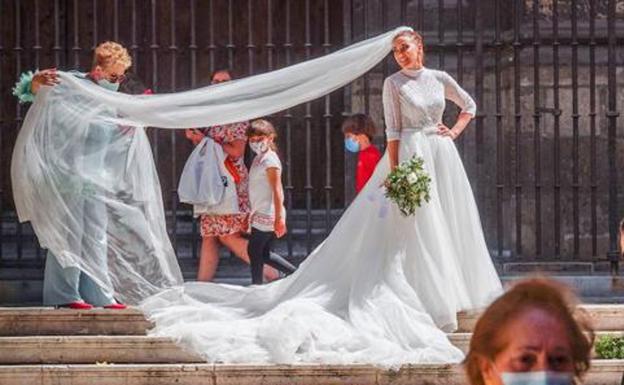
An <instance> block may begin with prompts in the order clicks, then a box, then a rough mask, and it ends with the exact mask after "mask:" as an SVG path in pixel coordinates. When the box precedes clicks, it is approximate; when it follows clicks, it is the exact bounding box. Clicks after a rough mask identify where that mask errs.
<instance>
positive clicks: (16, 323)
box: [0, 304, 624, 336]
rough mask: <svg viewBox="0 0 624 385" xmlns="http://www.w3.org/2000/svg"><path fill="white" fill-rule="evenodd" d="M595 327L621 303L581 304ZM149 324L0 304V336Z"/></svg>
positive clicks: (623, 321)
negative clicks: (2, 305)
mask: <svg viewBox="0 0 624 385" xmlns="http://www.w3.org/2000/svg"><path fill="white" fill-rule="evenodd" d="M581 308H582V309H583V310H584V311H586V312H587V313H588V315H589V317H591V319H592V320H593V323H594V328H595V329H596V330H599V331H618V330H624V305H622V304H619V305H596V304H592V305H582V306H581ZM479 314H480V313H479V312H477V311H473V312H462V313H459V314H458V321H459V329H458V330H457V331H458V332H460V333H467V332H470V331H472V329H473V328H474V325H475V323H476V321H477V318H478V316H479ZM149 327H150V324H149V322H147V321H146V320H145V318H144V317H143V314H142V313H141V312H140V311H139V310H137V309H133V308H129V309H126V310H107V309H93V310H71V309H54V308H51V307H0V336H36V335H42V336H48V335H145V330H147V329H149Z"/></svg>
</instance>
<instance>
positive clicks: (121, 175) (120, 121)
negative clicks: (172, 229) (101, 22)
mask: <svg viewBox="0 0 624 385" xmlns="http://www.w3.org/2000/svg"><path fill="white" fill-rule="evenodd" d="M405 29H409V28H408V27H400V28H397V29H395V30H393V31H390V32H387V33H384V34H382V35H379V36H377V37H374V38H371V39H368V40H365V41H362V42H360V43H357V44H354V45H351V46H348V47H346V48H344V49H341V50H339V51H337V52H335V53H332V54H329V55H326V56H323V57H320V58H317V59H314V60H310V61H307V62H304V63H300V64H297V65H294V66H290V67H286V68H284V69H281V70H278V71H273V72H269V73H265V74H261V75H257V76H252V77H249V78H245V79H240V80H235V81H231V82H227V83H222V84H218V85H214V86H210V87H205V88H200V89H196V90H192V91H187V92H180V93H173V94H161V95H145V96H133V95H124V94H119V93H115V92H110V91H107V90H105V89H103V88H102V87H98V86H96V85H94V84H92V83H90V82H87V81H84V80H81V79H79V78H77V77H75V76H73V75H71V74H68V73H64V72H61V73H60V74H59V77H60V81H61V83H60V84H59V85H57V86H54V87H52V88H49V87H44V88H42V89H41V91H40V92H39V93H38V94H37V97H36V100H35V102H34V103H33V105H32V106H31V108H30V109H29V111H28V114H27V115H26V118H25V120H24V124H23V125H22V129H21V131H20V133H19V136H18V139H17V142H16V144H15V148H14V152H13V159H12V163H11V178H12V184H13V191H14V198H15V205H16V209H17V213H18V216H19V220H20V221H22V222H23V221H30V222H31V223H32V226H33V229H34V231H35V233H36V235H37V237H38V239H39V242H40V244H41V246H42V247H44V248H46V249H48V250H50V251H51V252H52V253H53V254H54V255H56V256H57V258H58V260H59V262H60V263H61V265H63V266H77V267H79V268H80V269H81V270H82V271H84V272H85V273H87V274H88V275H89V276H90V277H92V278H93V279H94V280H95V281H96V282H97V283H98V284H99V285H100V286H102V287H103V288H104V289H106V290H107V291H109V292H114V293H115V295H116V296H117V297H118V298H119V299H121V300H122V301H125V302H127V303H130V304H136V303H138V302H140V301H141V300H143V299H144V298H146V297H148V296H150V295H153V294H155V293H157V292H160V291H161V290H162V289H163V288H166V287H171V286H177V285H180V284H181V283H182V275H181V273H180V269H179V266H178V264H177V260H176V257H175V254H174V251H173V248H172V247H171V244H170V241H169V238H168V235H167V231H166V227H165V214H164V210H163V203H162V197H161V193H160V185H159V181H158V174H157V172H156V169H155V166H154V162H153V157H152V153H151V149H150V146H149V142H148V140H147V137H146V135H145V132H144V130H143V127H147V126H154V127H161V128H172V129H176V128H187V127H198V126H210V125H215V124H224V123H231V122H235V121H241V120H247V119H252V118H255V117H260V116H265V115H269V114H271V113H274V112H277V111H280V110H283V109H286V108H289V107H292V106H294V105H297V104H300V103H303V102H306V101H309V100H312V99H315V98H318V97H320V96H323V95H325V94H327V93H329V92H331V91H333V90H335V89H337V88H339V87H342V86H343V85H345V84H347V83H349V82H351V81H352V80H354V79H356V78H358V77H360V76H361V75H363V74H364V73H365V72H367V71H368V70H370V69H371V68H372V67H373V66H375V65H376V64H377V63H379V62H380V61H381V60H382V59H383V58H384V57H385V56H386V55H387V54H388V52H389V51H390V47H391V41H392V38H393V37H394V36H395V35H396V34H397V33H398V32H400V31H402V30H405ZM102 247H104V248H106V249H107V253H108V264H107V265H104V264H103V263H102V261H101V260H100V259H101V258H97V257H96V255H98V253H97V252H95V250H101V248H102Z"/></svg>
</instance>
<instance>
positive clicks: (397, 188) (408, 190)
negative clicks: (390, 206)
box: [386, 156, 431, 216]
mask: <svg viewBox="0 0 624 385" xmlns="http://www.w3.org/2000/svg"><path fill="white" fill-rule="evenodd" d="M423 164H424V160H423V158H421V157H418V156H414V157H413V158H411V159H409V160H406V161H404V162H402V163H401V164H399V165H398V166H397V167H396V168H395V169H394V170H393V171H392V172H391V173H390V175H388V178H387V179H386V197H388V198H389V199H390V200H392V201H393V202H394V203H396V204H397V206H399V210H400V211H401V214H403V215H405V216H408V215H413V214H414V212H416V208H417V207H420V206H421V205H422V203H423V201H425V202H429V198H430V197H429V185H430V184H431V178H430V177H429V174H427V172H426V171H425V169H424V168H423Z"/></svg>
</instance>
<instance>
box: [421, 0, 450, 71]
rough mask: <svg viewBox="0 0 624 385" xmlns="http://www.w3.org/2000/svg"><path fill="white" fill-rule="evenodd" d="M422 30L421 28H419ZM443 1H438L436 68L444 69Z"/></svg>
mask: <svg viewBox="0 0 624 385" xmlns="http://www.w3.org/2000/svg"><path fill="white" fill-rule="evenodd" d="M421 28H422V26H421ZM445 28H446V26H445V25H444V0H438V50H439V51H438V68H440V69H441V70H443V69H444V30H445Z"/></svg>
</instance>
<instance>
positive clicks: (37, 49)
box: [0, 0, 43, 259]
mask: <svg viewBox="0 0 624 385" xmlns="http://www.w3.org/2000/svg"><path fill="white" fill-rule="evenodd" d="M34 5H35V45H34V47H33V51H34V53H35V70H39V69H41V68H40V66H41V50H42V47H41V33H40V24H39V0H35V4H34ZM0 94H1V93H0ZM0 148H2V147H0ZM0 180H1V179H0ZM34 243H35V250H36V251H35V255H36V257H37V259H41V258H42V257H43V253H42V250H41V247H40V245H39V239H37V238H36V237H35V242H34Z"/></svg>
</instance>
